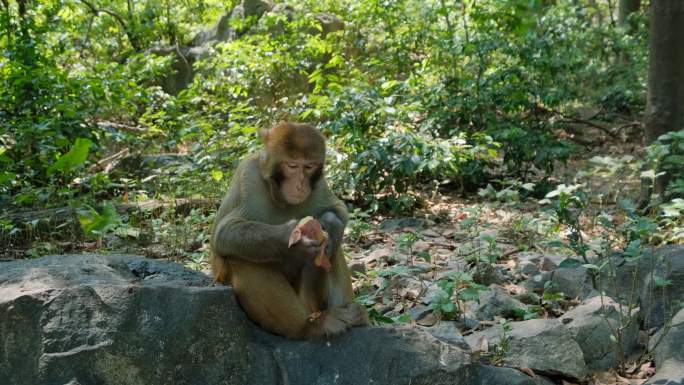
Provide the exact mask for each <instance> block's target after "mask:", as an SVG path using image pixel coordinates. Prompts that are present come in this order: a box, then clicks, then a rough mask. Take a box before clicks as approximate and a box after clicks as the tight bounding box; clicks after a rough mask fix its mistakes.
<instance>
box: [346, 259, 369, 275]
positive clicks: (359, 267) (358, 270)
mask: <svg viewBox="0 0 684 385" xmlns="http://www.w3.org/2000/svg"><path fill="white" fill-rule="evenodd" d="M349 270H350V271H351V273H352V276H358V275H363V274H365V273H366V264H365V263H361V262H356V263H352V264H351V265H350V266H349Z"/></svg>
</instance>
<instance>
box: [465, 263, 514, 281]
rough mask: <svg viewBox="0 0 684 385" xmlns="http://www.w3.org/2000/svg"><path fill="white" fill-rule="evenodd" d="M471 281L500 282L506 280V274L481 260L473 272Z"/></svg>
mask: <svg viewBox="0 0 684 385" xmlns="http://www.w3.org/2000/svg"><path fill="white" fill-rule="evenodd" d="M473 281H475V282H476V283H479V284H481V285H491V284H502V283H504V282H506V276H505V275H504V274H503V273H502V272H501V270H500V269H499V268H498V267H496V266H494V265H492V264H491V263H485V262H481V263H479V264H478V265H477V269H475V271H474V272H473Z"/></svg>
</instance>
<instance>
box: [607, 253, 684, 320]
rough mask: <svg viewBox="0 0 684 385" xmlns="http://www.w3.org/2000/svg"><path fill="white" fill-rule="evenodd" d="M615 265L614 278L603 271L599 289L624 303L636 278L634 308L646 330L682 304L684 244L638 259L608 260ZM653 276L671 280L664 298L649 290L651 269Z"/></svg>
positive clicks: (617, 256)
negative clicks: (640, 313)
mask: <svg viewBox="0 0 684 385" xmlns="http://www.w3.org/2000/svg"><path fill="white" fill-rule="evenodd" d="M611 259H612V260H611V262H612V265H613V266H615V272H614V275H613V276H611V274H610V270H609V269H604V270H602V274H601V279H600V282H601V290H603V291H605V292H606V293H608V295H610V296H611V297H613V298H616V299H619V300H621V301H623V302H625V303H626V302H627V301H628V300H629V298H630V297H631V295H630V294H631V293H630V292H631V288H632V282H633V280H634V279H636V281H635V282H636V290H637V292H636V296H634V297H638V303H637V305H638V306H639V307H640V308H641V310H642V313H643V314H644V317H645V320H646V323H647V324H648V326H649V327H660V326H662V325H664V323H665V315H666V314H667V313H669V312H671V310H672V307H673V304H674V303H675V302H676V301H684V245H668V246H664V247H661V248H659V249H656V250H655V253H651V252H650V251H646V252H644V254H643V255H642V256H641V258H636V259H628V258H625V257H624V256H622V255H619V254H616V255H613V256H612V257H611ZM652 266H653V267H654V270H653V276H655V277H659V278H662V279H666V280H670V281H671V282H672V284H671V285H670V286H667V288H666V296H665V298H664V297H663V295H662V291H661V290H660V289H658V290H655V291H654V290H652V288H653V286H654V285H653V282H652V281H651V267H652Z"/></svg>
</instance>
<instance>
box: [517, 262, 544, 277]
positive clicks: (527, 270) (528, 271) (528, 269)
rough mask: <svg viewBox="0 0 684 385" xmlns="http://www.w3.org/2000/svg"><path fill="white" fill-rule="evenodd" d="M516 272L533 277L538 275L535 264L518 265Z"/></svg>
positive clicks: (521, 263) (524, 263) (523, 263)
mask: <svg viewBox="0 0 684 385" xmlns="http://www.w3.org/2000/svg"><path fill="white" fill-rule="evenodd" d="M518 271H520V273H522V274H524V275H527V276H534V275H537V274H539V268H538V267H537V264H536V263H533V262H529V261H524V262H520V263H519V264H518Z"/></svg>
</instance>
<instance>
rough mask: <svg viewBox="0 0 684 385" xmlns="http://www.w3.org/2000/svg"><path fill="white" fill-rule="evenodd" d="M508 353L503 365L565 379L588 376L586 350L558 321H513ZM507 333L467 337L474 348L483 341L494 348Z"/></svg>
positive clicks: (491, 330) (495, 329)
mask: <svg viewBox="0 0 684 385" xmlns="http://www.w3.org/2000/svg"><path fill="white" fill-rule="evenodd" d="M510 325H511V329H512V330H511V331H510V332H508V333H507V338H509V348H508V351H507V352H505V353H504V356H503V364H504V366H510V367H515V368H530V369H532V370H534V372H535V373H540V374H543V375H549V376H562V377H566V378H570V379H574V380H578V381H581V380H582V379H583V378H585V377H586V375H587V367H586V365H585V363H584V355H583V353H582V349H581V348H580V346H579V345H578V344H577V342H575V340H574V339H573V338H572V335H571V334H570V332H569V331H568V330H567V329H566V328H564V327H563V326H562V325H561V323H560V322H559V321H558V320H556V319H532V320H527V321H520V322H511V323H510ZM502 335H503V333H502V331H501V328H500V327H498V326H495V327H491V328H489V329H486V330H483V331H481V332H476V333H473V334H470V335H468V336H466V337H465V339H466V341H467V342H468V344H469V345H470V346H471V348H472V349H477V347H478V342H479V340H480V338H483V337H484V338H486V339H487V341H488V342H489V346H490V351H491V347H492V346H495V345H499V344H500V343H501V337H502Z"/></svg>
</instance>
